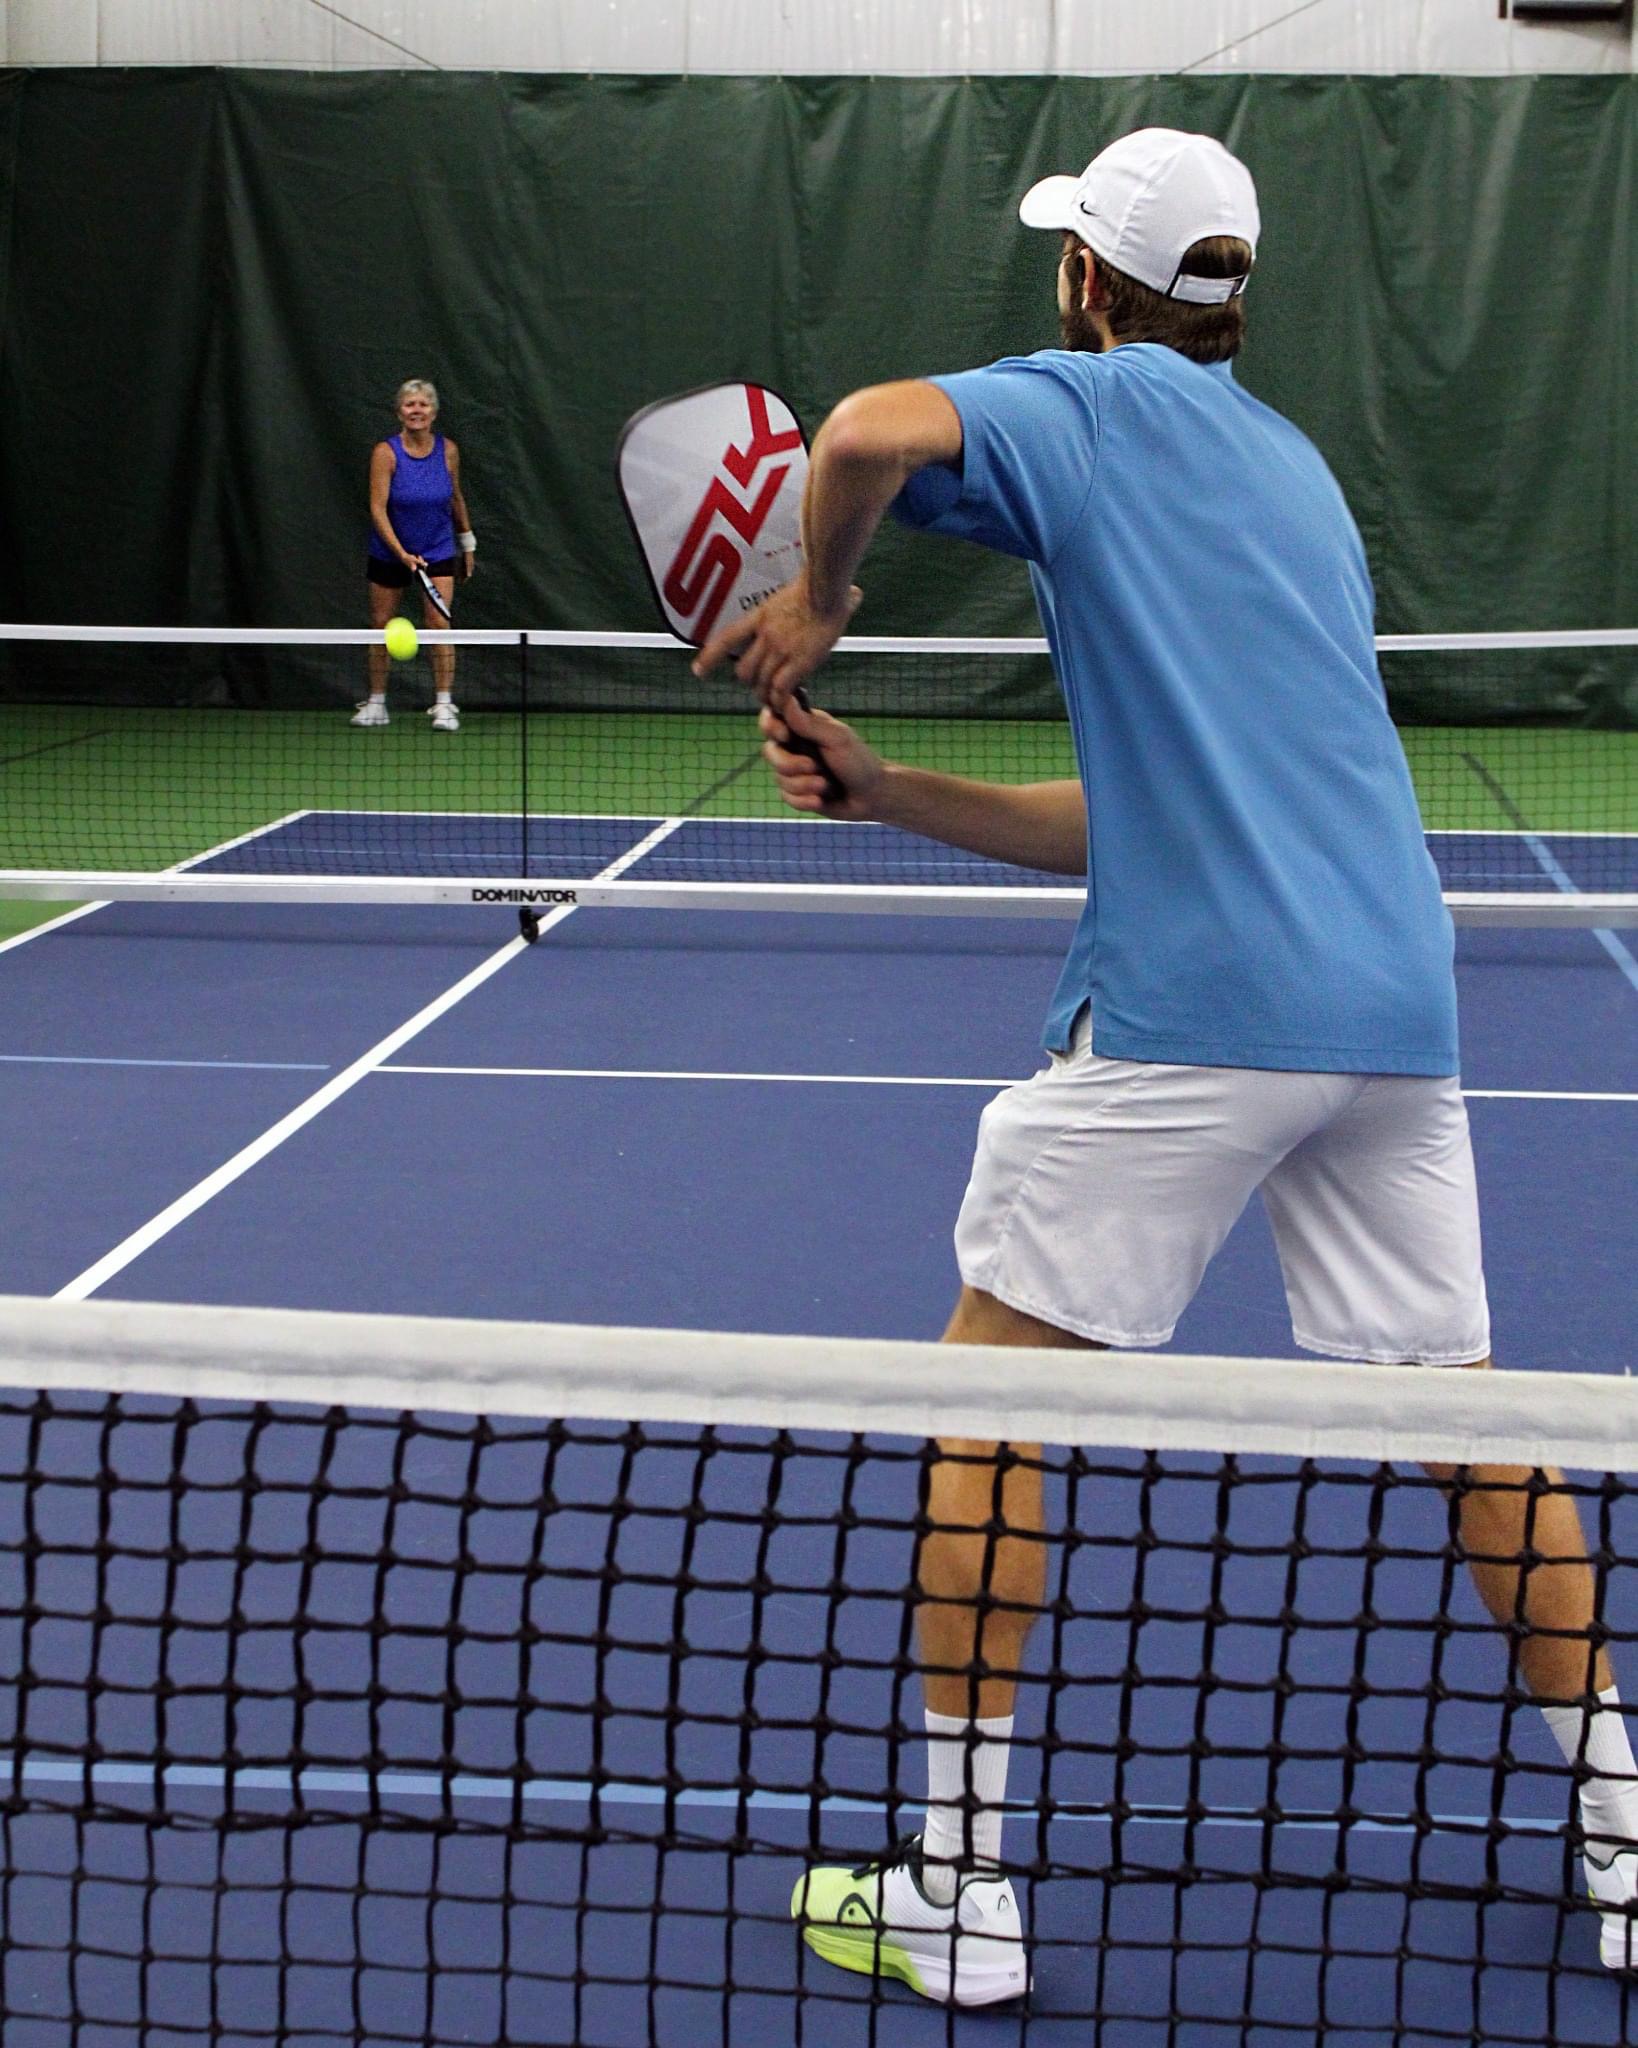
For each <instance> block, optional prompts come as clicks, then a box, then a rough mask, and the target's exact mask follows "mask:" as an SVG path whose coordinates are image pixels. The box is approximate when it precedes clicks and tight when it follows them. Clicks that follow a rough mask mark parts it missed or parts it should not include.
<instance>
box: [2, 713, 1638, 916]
mask: <svg viewBox="0 0 1638 2048" xmlns="http://www.w3.org/2000/svg"><path fill="white" fill-rule="evenodd" d="M858 723H859V726H860V729H861V730H862V731H863V732H864V733H865V734H866V736H867V737H868V738H870V739H872V740H873V741H874V743H875V744H876V745H878V746H879V747H880V748H881V750H882V751H883V752H884V753H885V754H887V755H889V756H890V757H891V758H893V759H896V760H900V761H905V762H909V763H913V764H915V765H917V766H923V767H928V768H937V769H943V770H946V771H949V772H952V773H955V774H959V775H969V776H976V777H981V778H989V779H993V780H1002V781H1013V782H1023V781H1034V780H1041V779H1046V778H1050V777H1055V776H1066V775H1071V774H1073V773H1074V764H1073V760H1072V756H1071V752H1070V742H1069V729H1068V726H1067V724H1066V723H1064V722H1063V721H1062V720H1053V719H1016V718H1015V719H997V718H959V717H947V718H936V719H929V718H890V717H882V718H873V719H861V720H860V721H858ZM1402 738H1403V739H1404V741H1405V745H1406V750H1407V753H1408V756H1409V759H1410V764H1411V769H1412V773H1413V775H1414V778H1415V781H1416V785H1417V790H1418V794H1419V797H1420V799H1421V804H1422V810H1423V816H1424V818H1425V819H1426V822H1427V824H1428V827H1429V829H1430V830H1438V831H1492V832H1508V831H1518V830H1522V829H1529V830H1534V831H1539V832H1633V831H1638V733H1633V732H1601V731H1588V730H1584V729H1573V730H1571V729H1561V728H1546V729H1544V728H1541V727H1527V726H1517V727H1482V726H1474V727H1451V726H1422V727H1413V728H1409V729H1407V730H1406V731H1405V732H1403V733H1402ZM0 793H3V796H4V807H3V812H0V868H108V869H125V870H135V871H153V870H158V869H163V868H167V867H171V866H173V865H175V864H177V863H179V862H184V861H189V860H192V859H195V858H197V857H198V856H200V855H201V854H203V853H205V852H207V851H208V850H210V849H212V848H220V847H222V846H223V845H224V844H225V843H227V842H229V841H231V840H234V839H236V838H238V837H240V836H241V835H242V834H246V833H254V832H260V831H263V830H265V829H266V828H267V827H268V826H269V825H271V824H273V823H274V822H275V821H277V820H278V819H280V818H284V817H287V816H289V815H290V814H291V813H293V812H297V811H314V810H336V811H351V812H357V811H383V812H385V811H405V812H467V813H490V814H497V813H498V814H502V815H515V814H516V813H517V812H518V811H519V810H520V809H526V810H527V811H528V812H529V813H530V814H532V815H534V816H542V815H547V814H552V813H558V814H563V813H581V814H610V815H621V816H633V817H676V816H693V817H753V818H754V817H773V816H780V815H783V816H785V817H787V818H789V817H790V816H791V813H789V812H788V811H784V810H783V809H782V807H781V805H780V803H779V800H778V797H777V794H776V792H775V789H774V786H773V783H772V780H771V778H770V777H769V776H768V775H767V774H766V773H765V772H764V771H763V767H762V763H761V759H760V752H759V742H758V737H757V733H756V729H755V726H754V724H753V723H752V721H751V720H750V719H749V718H747V717H745V716H743V715H741V714H738V713H732V714H729V713H724V714H721V715H715V714H711V715H708V714H700V713H693V712H687V713H670V714H667V713H657V712H604V711H571V712H561V711H555V712H540V713H533V714H530V715H529V716H527V717H523V716H521V715H520V714H518V713H517V712H515V711H494V712H482V711H479V712H473V713H469V714H468V715H466V717H465V718H464V720H463V724H462V728H461V730H460V732H459V733H458V734H453V735H444V734H438V733H434V732H433V731H432V730H431V729H430V728H429V726H428V724H427V721H426V719H425V717H424V716H423V715H421V714H420V713H418V712H415V711H410V712H407V713H400V714H397V715H395V717H394V719H393V722H392V724H391V725H390V726H389V727H387V728H385V729H384V730H378V731H361V730H357V729H355V728H354V727H352V726H351V725H350V724H349V723H348V718H347V714H346V712H344V711H336V712H321V711H270V710H255V711H248V710H238V709H234V710H227V709H222V710H217V709H197V708H190V709H186V710H170V709H165V710H153V709H140V710H139V709H116V710H109V711H104V710H99V709H97V708H95V707H91V706H82V705H70V706H61V705H59V706H7V707H0ZM60 907H61V906H49V907H47V906H38V905H33V904H26V903H20V904H16V905H8V906H6V907H5V908H3V909H0V937H3V936H4V935H5V933H6V932H8V931H10V930H15V929H20V928H22V927H24V926H26V925H28V924H32V923H34V922H37V921H38V919H39V918H40V917H43V916H52V915H56V914H57V911H58V909H60Z"/></svg>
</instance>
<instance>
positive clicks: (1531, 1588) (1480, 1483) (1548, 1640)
mask: <svg viewBox="0 0 1638 2048" xmlns="http://www.w3.org/2000/svg"><path fill="white" fill-rule="evenodd" d="M1485 1363H1486V1364H1488V1363H1489V1361H1488V1360H1486V1361H1485ZM1428 1471H1429V1474H1430V1475H1431V1477H1433V1478H1434V1479H1436V1480H1438V1481H1439V1483H1440V1485H1442V1486H1443V1487H1444V1488H1445V1489H1446V1492H1447V1493H1448V1494H1451V1495H1452V1496H1453V1498H1454V1499H1455V1502H1456V1512H1457V1527H1458V1531H1459V1534H1460V1539H1461V1546H1462V1551H1463V1554H1464V1556H1465V1558H1466V1560H1467V1566H1468V1570H1469V1571H1470V1572H1471V1573H1472V1575H1473V1583H1474V1586H1475V1587H1476V1588H1477V1590H1478V1594H1479V1597H1480V1599H1481V1600H1483V1602H1484V1604H1485V1606H1486V1608H1487V1609H1488V1610H1489V1612H1490V1614H1491V1616H1492V1617H1493V1619H1494V1620H1496V1621H1497V1622H1498V1623H1500V1624H1501V1625H1502V1626H1503V1627H1504V1628H1510V1627H1512V1626H1513V1625H1515V1624H1517V1623H1520V1622H1522V1623H1523V1624H1524V1626H1525V1630H1526V1632H1525V1633H1524V1634H1522V1635H1520V1636H1518V1637H1517V1638H1516V1639H1515V1645H1516V1646H1515V1647H1512V1648H1511V1650H1510V1654H1511V1655H1512V1656H1513V1657H1515V1658H1516V1661H1517V1668H1518V1670H1519V1672H1520V1674H1521V1675H1522V1676H1523V1679H1524V1682H1525V1684H1526V1685H1527V1686H1528V1687H1529V1688H1530V1692H1531V1694H1532V1695H1533V1697H1534V1699H1535V1701H1536V1704H1537V1705H1538V1706H1539V1707H1540V1708H1541V1710H1542V1714H1543V1716H1544V1717H1545V1719H1546V1722H1547V1725H1548V1727H1549V1728H1550V1729H1551V1730H1552V1733H1553V1736H1554V1739H1555V1740H1556V1741H1557V1743H1558V1745H1559V1748H1560V1749H1561V1750H1562V1752H1563V1754H1564V1759H1565V1762H1566V1763H1568V1764H1571V1765H1580V1764H1584V1765H1585V1766H1586V1767H1587V1768H1588V1769H1589V1770H1590V1771H1591V1772H1592V1773H1593V1775H1592V1776H1590V1777H1586V1778H1584V1779H1583V1781H1582V1786H1581V1799H1580V1810H1581V1825H1582V1828H1583V1830H1584V1832H1585V1833H1586V1835H1587V1836H1588V1837H1589V1838H1590V1840H1589V1845H1588V1850H1587V1859H1586V1860H1587V1878H1588V1883H1589V1885H1590V1886H1591V1887H1592V1888H1593V1891H1594V1896H1595V1897H1596V1898H1597V1900H1598V1902H1599V1903H1600V1904H1601V1905H1605V1906H1612V1907H1614V1908H1615V1911H1613V1912H1608V1913H1606V1916H1605V1922H1604V1936H1603V1956H1604V1960H1605V1962H1606V1963H1609V1964H1610V1965H1611V1966H1612V1967H1613V1968H1617V1969H1626V1968H1629V1967H1631V1966H1632V1963H1633V1962H1634V1961H1638V1938H1635V1928H1638V1923H1635V1922H1634V1921H1632V1920H1631V1919H1630V1918H1628V1917H1626V1916H1625V1914H1624V1912H1623V1910H1622V1908H1623V1906H1624V1905H1625V1903H1626V1902H1628V1901H1630V1900H1631V1899H1632V1898H1633V1896H1634V1892H1635V1889H1638V1766H1635V1764H1634V1761H1633V1755H1632V1746H1631V1742H1630V1740H1629V1738H1628V1735H1627V1730H1626V1723H1625V1720H1624V1718H1623V1716H1622V1714H1621V1711H1620V1704H1621V1702H1620V1694H1619V1692H1618V1691H1617V1689H1616V1684H1615V1675H1614V1673H1613V1671H1612V1670H1611V1668H1610V1660H1609V1655H1608V1653H1607V1652H1606V1651H1605V1649H1604V1647H1603V1645H1602V1643H1601V1642H1600V1641H1599V1631H1598V1625H1597V1622H1598V1602H1597V1582H1596V1580H1595V1578H1594V1575H1593V1568H1592V1564H1591V1561H1590V1559H1589V1557H1588V1554H1587V1539H1586V1532H1585V1531H1584V1530H1583V1528H1582V1526H1581V1516H1580V1514H1579V1512H1578V1511H1577V1508H1576V1504H1575V1501H1574V1499H1573V1498H1572V1497H1571V1496H1570V1495H1569V1494H1568V1493H1566V1492H1564V1491H1563V1490H1562V1488H1563V1484H1564V1481H1563V1475H1562V1473H1560V1472H1558V1471H1557V1470H1556V1469H1554V1468H1552V1467H1544V1468H1542V1474H1541V1476H1542V1479H1543V1480H1544V1481H1545V1482H1546V1490H1545V1491H1543V1490H1541V1488H1540V1486H1539V1485H1538V1486H1537V1487H1536V1489H1535V1490H1534V1491H1532V1485H1531V1482H1532V1479H1533V1477H1534V1475H1533V1473H1532V1471H1531V1468H1530V1467H1528V1466H1524V1465H1475V1466H1472V1467H1470V1468H1469V1470H1468V1473H1467V1477H1466V1479H1465V1481H1464V1482H1463V1483H1462V1485H1461V1486H1460V1487H1457V1485H1456V1477H1457V1475H1456V1473H1455V1471H1454V1470H1453V1468H1451V1467H1450V1466H1436V1465H1430V1466H1429V1467H1428ZM1589 1709H1590V1711H1589ZM1628 1845H1631V1846H1628ZM1617 1859H1619V1861H1617Z"/></svg>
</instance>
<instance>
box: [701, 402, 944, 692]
mask: <svg viewBox="0 0 1638 2048" xmlns="http://www.w3.org/2000/svg"><path fill="white" fill-rule="evenodd" d="M960 454H961V416H960V414H959V413H958V412H957V411H956V409H955V407H954V406H953V405H952V404H951V403H950V401H949V399H948V398H947V397H946V396H945V395H944V393H943V392H942V391H940V390H939V388H938V386H937V385H936V384H925V383H921V382H919V381H917V380H914V379H912V380H909V381H906V382H904V383H900V384H877V385H874V386H872V387H871V388H870V389H869V390H866V391H855V392H854V393H853V395H852V397H851V398H844V399H843V400H842V402H841V404H840V405H839V406H837V408H836V410H835V411H834V412H833V413H832V414H831V416H830V418H829V419H828V420H826V422H825V424H824V426H823V427H821V428H820V430H819V436H818V439H817V440H816V441H815V442H814V444H813V457H812V462H811V464H810V467H809V470H808V488H807V495H806V498H805V499H804V501H803V507H802V545H803V554H804V557H805V560H804V563H803V567H802V570H801V572H800V574H798V575H797V576H795V577H793V578H792V580H791V581H790V582H789V583H787V584H786V585H785V586H784V588H783V589H782V590H776V591H775V592H774V594H773V596H772V597H770V598H769V599H767V601H766V602H765V603H763V604H760V605H758V607H757V608H756V610H755V611H754V612H747V613H746V615H745V617H744V618H742V619H736V620H735V621H734V622H733V624H732V625H728V626H724V627H723V628H722V630H721V631H720V632H719V633H716V634H714V635H713V636H712V638H711V639H710V640H708V641H707V642H706V644H705V646H704V647H703V648H702V649H701V650H700V654H699V657H698V659H697V660H696V661H695V663H694V673H695V674H696V675H702V676H703V675H709V674H710V672H711V671H712V669H714V668H716V667H717V665H718V664H719V663H720V662H724V661H732V662H733V664H734V673H735V675H736V676H738V678H739V680H740V681H741V682H742V683H747V684H749V685H750V687H751V688H752V689H754V690H755V691H756V693H757V694H758V696H760V697H761V698H762V700H763V702H764V703H767V704H772V705H773V706H774V708H775V709H776V710H777V709H778V708H779V707H781V706H782V705H783V704H784V703H785V702H786V701H787V699H788V698H789V697H790V694H791V692H792V691H793V690H795V689H796V688H797V687H798V686H799V685H800V684H802V683H804V682H806V681H807V679H808V677H809V676H811V675H812V674H813V672H814V670H815V669H817V668H818V667H819V665H820V663H821V662H823V660H824V659H825V657H826V655H828V654H829V652H830V650H831V649H832V648H833V647H834V646H835V645H836V642H837V641H838V640H839V639H840V638H841V637H842V631H843V628H844V627H845V626H846V625H847V622H848V620H849V619H850V618H851V617H852V615H853V611H854V608H855V606H856V605H857V604H858V601H859V593H858V592H857V591H856V590H855V589H854V587H853V581H852V578H853V572H854V570H855V569H856V568H857V567H858V566H859V563H860V561H861V560H862V559H863V557H864V552H865V549H866V548H867V547H868V546H869V545H870V540H871V536H872V535H873V534H874V533H875V531H876V528H877V527H878V526H879V525H880V524H881V521H882V514H883V513H884V512H885V511H886V510H887V508H888V506H889V505H891V504H892V502H893V500H894V499H895V498H896V497H897V496H898V494H899V492H900V490H902V489H903V487H904V485H905V483H906V482H907V481H908V479H909V478H910V477H911V476H913V475H914V474H915V472H916V471H917V470H918V469H925V468H927V466H928V465H929V464H930V463H934V462H953V461H955V460H956V459H957V457H958V456H959V455H960Z"/></svg>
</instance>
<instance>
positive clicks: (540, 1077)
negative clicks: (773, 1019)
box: [380, 1060, 1638, 1102]
mask: <svg viewBox="0 0 1638 2048" xmlns="http://www.w3.org/2000/svg"><path fill="white" fill-rule="evenodd" d="M380 1072H382V1073H383V1074H447V1075H458V1076H466V1077H468V1078H485V1079H494V1080H507V1081H794V1082H797V1083H799V1084H801V1085H803V1086H808V1085H813V1084H823V1083H835V1084H837V1085H839V1086H841V1087H845V1088H1013V1087H1016V1086H1017V1084H1018V1083H1019V1082H1020V1081H1021V1080H1025V1079H1027V1078H1028V1077H1027V1076H1026V1075H1022V1074H1012V1075H1009V1076H1007V1077H1005V1078H996V1077H994V1076H990V1077H985V1076H981V1075H978V1076H962V1077H960V1078H957V1077H953V1076H950V1075H946V1074H738V1073H718V1072H713V1071H699V1070H694V1069H689V1070H686V1071H684V1070H673V1069H665V1068H659V1067H423V1066H412V1065H411V1064H410V1063H409V1062H408V1061H407V1060H406V1061H394V1063H393V1064H392V1065H391V1066H387V1065H385V1064H383V1065H382V1066H381V1068H380ZM1462 1093H1463V1094H1464V1095H1465V1096H1467V1097H1468V1098H1469V1099H1470V1100H1472V1099H1475V1098H1482V1099H1494V1100H1505V1101H1514V1102H1638V1094H1632V1095H1625V1094H1618V1093H1613V1092H1600V1091H1597V1090H1592V1089H1587V1090H1582V1089H1571V1088H1464V1089H1463V1090H1462Z"/></svg>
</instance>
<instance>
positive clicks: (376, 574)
mask: <svg viewBox="0 0 1638 2048" xmlns="http://www.w3.org/2000/svg"><path fill="white" fill-rule="evenodd" d="M460 573H461V558H460V556H459V555H448V556H446V557H445V558H444V560H443V561H441V562H428V564H427V574H428V575H429V576H449V577H452V578H453V577H456V576H459V574H460ZM364 574H365V575H366V576H367V577H368V578H369V580H370V582H372V583H378V584H379V585H380V586H381V588H382V589H383V590H408V588H409V587H410V585H411V584H412V583H413V582H414V581H415V571H414V570H413V569H406V568H405V567H404V564H403V563H402V562H383V561H382V559H381V557H380V556H379V555H366V556H365V558H364Z"/></svg>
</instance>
